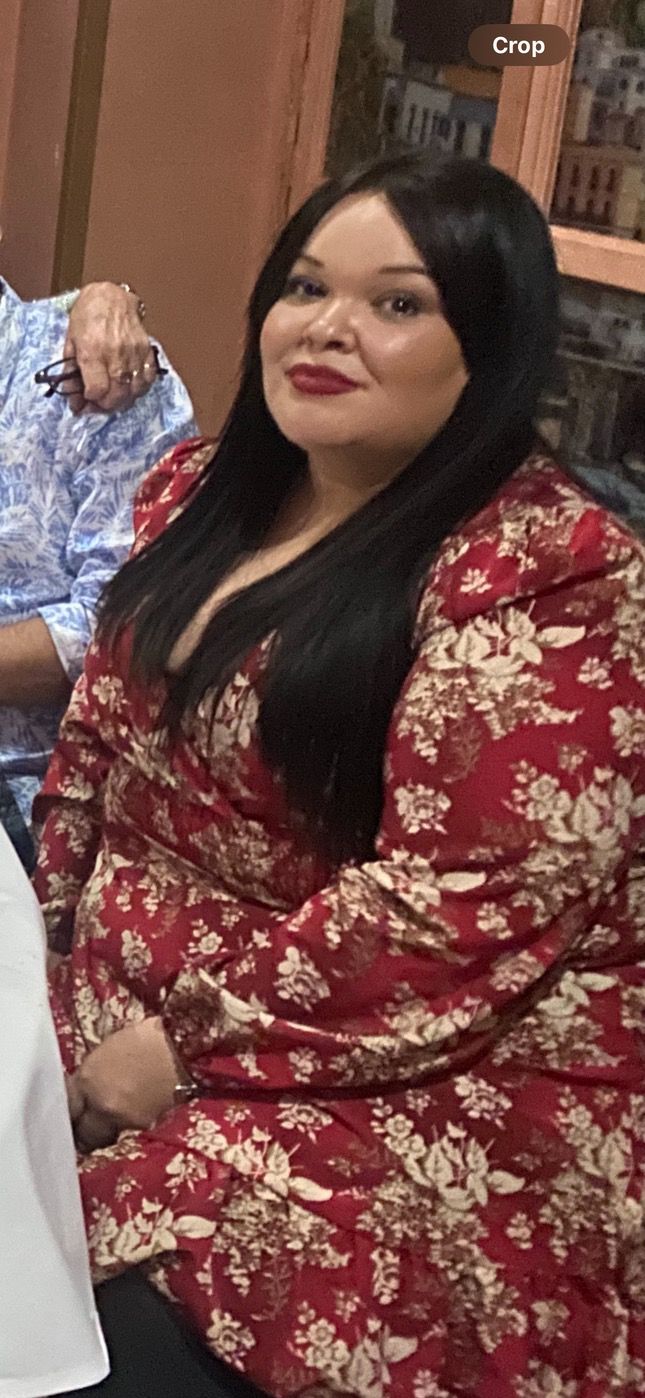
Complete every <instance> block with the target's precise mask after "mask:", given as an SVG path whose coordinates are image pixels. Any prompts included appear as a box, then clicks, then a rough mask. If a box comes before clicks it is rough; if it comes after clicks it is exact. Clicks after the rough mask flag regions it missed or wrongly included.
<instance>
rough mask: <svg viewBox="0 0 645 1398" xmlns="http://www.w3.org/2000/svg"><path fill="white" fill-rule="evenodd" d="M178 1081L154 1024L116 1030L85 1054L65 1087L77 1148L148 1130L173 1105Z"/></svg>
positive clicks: (169, 1051) (174, 1063)
mask: <svg viewBox="0 0 645 1398" xmlns="http://www.w3.org/2000/svg"><path fill="white" fill-rule="evenodd" d="M181 1081H182V1073H181V1070H180V1069H179V1067H178V1064H177V1060H176V1058H175V1054H174V1052H173V1049H172V1047H171V1045H170V1042H169V1040H168V1038H167V1036H166V1033H165V1030H164V1028H163V1024H162V1022H161V1020H160V1019H159V1018H157V1017H155V1018H151V1019H144V1020H142V1021H141V1022H140V1023H138V1024H127V1025H125V1027H124V1028H123V1029H118V1030H117V1031H116V1033H115V1034H111V1035H110V1037H109V1038H108V1039H105V1040H104V1042H103V1043H102V1044H100V1045H99V1047H98V1048H95V1049H93V1050H92V1052H91V1053H88V1055H87V1058H86V1059H85V1060H84V1062H83V1063H82V1064H81V1067H80V1068H79V1069H78V1072H77V1073H75V1075H74V1077H73V1078H72V1079H71V1083H70V1084H69V1086H68V1098H69V1101H70V1115H71V1117H72V1121H74V1122H75V1131H76V1135H77V1140H78V1141H79V1144H80V1145H81V1147H82V1148H85V1149H89V1150H92V1149H96V1145H97V1144H99V1142H98V1141H97V1142H96V1144H93V1143H91V1142H90V1139H89V1138H91V1141H92V1142H93V1140H94V1137H95V1136H101V1135H105V1134H107V1133H108V1132H110V1131H111V1140H114V1139H116V1136H117V1135H118V1133H119V1131H123V1130H125V1129H127V1128H135V1129H136V1128H139V1129H145V1128H146V1127H149V1126H152V1125H153V1123H154V1122H155V1121H157V1119H158V1118H159V1117H160V1116H163V1114H164V1112H167V1111H169V1110H170V1109H171V1107H172V1106H173V1105H174V1101H175V1088H176V1087H177V1086H178V1084H179V1083H180V1082H181ZM74 1113H76V1116H75V1115H74ZM86 1142H87V1144H86ZM109 1143H110V1142H109V1141H101V1142H100V1144H109Z"/></svg>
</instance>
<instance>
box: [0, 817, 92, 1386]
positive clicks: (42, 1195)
mask: <svg viewBox="0 0 645 1398" xmlns="http://www.w3.org/2000/svg"><path fill="white" fill-rule="evenodd" d="M0 1173H1V1180H2V1184H1V1187H0V1257H2V1265H1V1266H0V1398H47V1395H50V1394H60V1393H65V1392H67V1391H68V1390H69V1389H76V1388H85V1387H87V1386H88V1385H89V1384H93V1383H98V1382H99V1381H100V1380H101V1379H102V1378H104V1377H105V1375H106V1374H107V1373H108V1369H109V1365H108V1360H107V1352H106V1349H105V1344H104V1341H103V1336H102V1334H101V1331H100V1327H99V1322H98V1317H97V1314H96V1310H95V1306H94V1297H93V1293H92V1286H91V1282H90V1275H89V1267H88V1260H87V1247H86V1241H85V1230H84V1225H83V1218H82V1214H81V1202H80V1194H79V1188H78V1180H77V1175H76V1164H75V1156H74V1143H73V1139H72V1133H71V1127H70V1123H69V1117H68V1114H67V1100H66V1094H65V1085H64V1079H63V1070H62V1065H61V1061H60V1056H59V1053H58V1045H57V1043H56V1036H55V1033H54V1027H53V1024H52V1020H51V1017H50V1013H49V1006H48V1000H47V983H46V975H45V950H44V931H43V924H42V919H41V915H40V909H39V907H38V904H37V902H36V898H35V895H34V893H33V890H32V888H31V885H30V883H29V881H28V879H27V876H26V874H25V873H24V870H23V869H22V866H21V864H20V861H19V860H18V857H17V855H16V854H15V852H14V850H13V848H12V846H11V844H10V842H9V840H8V838H7V836H6V834H5V832H4V830H2V828H1V827H0Z"/></svg>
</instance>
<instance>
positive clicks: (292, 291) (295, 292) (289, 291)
mask: <svg viewBox="0 0 645 1398" xmlns="http://www.w3.org/2000/svg"><path fill="white" fill-rule="evenodd" d="M324 295H325V289H324V287H322V286H321V285H320V283H319V282H315V281H313V280H312V278H311V277H288V278H287V281H286V283H285V288H284V292H283V296H289V297H291V299H292V300H293V299H295V300H296V301H312V300H315V299H316V298H317V297H320V296H324Z"/></svg>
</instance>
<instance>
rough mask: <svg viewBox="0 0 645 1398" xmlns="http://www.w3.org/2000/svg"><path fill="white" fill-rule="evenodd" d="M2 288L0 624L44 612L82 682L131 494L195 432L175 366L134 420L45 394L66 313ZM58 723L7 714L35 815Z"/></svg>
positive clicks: (9, 739) (21, 788) (43, 714)
mask: <svg viewBox="0 0 645 1398" xmlns="http://www.w3.org/2000/svg"><path fill="white" fill-rule="evenodd" d="M0 286H3V287H4V290H3V292H2V295H0V626H1V625H6V624H7V623H8V622H16V621H25V620H26V619H28V618H30V617H37V616H39V617H42V619H43V621H44V622H45V623H46V625H47V627H48V629H49V632H50V635H51V638H52V640H53V642H54V645H55V647H56V650H57V652H58V655H59V658H60V661H61V664H62V665H63V668H64V670H65V672H66V674H67V675H68V677H69V680H70V682H71V683H73V682H74V681H75V680H76V679H77V678H78V675H79V674H80V671H81V669H82V665H83V657H84V655H85V650H86V648H87V645H88V642H89V640H90V637H91V633H92V626H93V622H94V612H95V607H96V602H97V598H98V595H99V593H100V591H101V588H102V587H103V585H104V583H105V582H106V581H107V580H108V578H110V577H111V576H112V574H113V573H114V572H115V571H116V569H117V568H118V567H119V565H120V564H121V563H122V562H123V560H124V559H125V558H126V556H127V553H128V550H129V547H130V543H131V540H132V497H133V494H134V491H135V490H136V487H137V485H138V484H139V482H140V480H141V478H142V476H143V475H144V474H145V472H146V471H148V470H149V468H150V467H151V466H152V465H153V464H154V463H155V461H158V459H159V457H160V456H163V454H164V452H165V451H167V450H168V449H169V448H170V447H172V446H174V445H175V443H176V442H179V441H182V439H183V438H185V437H190V436H192V435H193V434H194V433H195V432H196V430H197V429H196V425H195V421H194V418H193V409H192V404H191V402H190V398H189V396H188V393H187V392H186V389H185V388H184V385H183V384H182V382H181V380H180V379H179V378H178V376H177V375H176V374H175V373H174V371H171V373H170V374H168V376H167V377H165V378H163V379H159V380H157V382H156V383H155V384H153V386H152V388H151V389H150V391H149V393H148V394H147V395H146V396H145V397H144V398H141V399H139V400H138V401H137V403H136V404H135V405H134V407H133V408H131V409H130V410H129V411H128V412H125V413H113V414H111V415H110V416H104V415H102V414H96V415H94V414H92V415H88V416H85V415H83V416H81V417H74V415H73V414H72V413H71V412H70V410H69V408H68V407H67V406H66V404H65V402H64V400H63V399H62V398H61V397H59V396H58V395H55V396H54V397H52V398H46V397H45V389H44V388H40V387H37V385H36V384H35V383H34V374H35V373H36V370H38V369H41V368H43V366H44V365H45V364H49V363H51V362H52V361H53V360H56V359H60V358H61V355H62V352H63V343H64V340H65V333H66V328H67V315H66V313H65V311H64V310H62V309H61V306H60V304H59V303H58V302H57V301H56V300H51V301H32V302H23V301H21V300H20V299H19V297H17V296H16V295H15V293H14V292H13V291H12V290H11V288H10V287H8V286H7V285H6V284H3V283H0ZM161 358H162V363H164V364H165V361H164V359H163V355H162V356H161ZM166 367H168V366H166ZM60 717H61V715H60V712H58V711H53V710H51V709H45V708H35V707H34V708H30V709H25V710H20V709H10V708H0V772H2V773H4V774H5V775H6V777H7V779H8V781H9V785H10V787H11V789H12V791H13V793H14V796H15V798H16V800H17V801H18V804H19V806H20V809H21V811H22V813H23V816H25V818H26V819H29V818H30V813H31V802H32V800H33V797H34V795H35V793H36V791H37V789H38V787H39V785H40V780H41V778H42V776H43V775H44V772H45V770H46V767H47V762H48V759H49V754H50V752H51V749H52V747H53V744H54V741H55V738H56V732H57V728H58V724H59V721H60Z"/></svg>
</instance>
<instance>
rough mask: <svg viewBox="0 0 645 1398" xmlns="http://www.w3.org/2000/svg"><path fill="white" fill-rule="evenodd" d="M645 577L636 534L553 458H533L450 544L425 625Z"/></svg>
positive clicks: (429, 590) (435, 573)
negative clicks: (587, 582) (591, 582)
mask: <svg viewBox="0 0 645 1398" xmlns="http://www.w3.org/2000/svg"><path fill="white" fill-rule="evenodd" d="M627 573H630V575H631V577H632V578H633V577H634V575H635V574H638V575H639V576H640V577H641V578H645V548H644V547H643V545H642V543H641V542H640V541H639V540H638V539H637V537H636V536H635V535H634V534H633V533H632V531H631V530H630V529H629V528H628V527H627V525H624V524H622V523H621V521H620V520H618V519H617V518H616V517H615V516H614V515H612V514H611V513H610V512H609V511H608V510H607V509H606V508H605V507H604V506H603V505H601V504H599V503H598V502H597V501H595V500H594V499H593V498H592V496H591V495H590V494H589V493H588V492H587V491H586V490H585V489H584V488H583V487H582V486H581V485H579V484H578V483H577V482H576V481H575V480H574V479H573V477H571V476H570V475H568V474H567V473H566V472H565V471H564V470H563V469H562V467H560V466H559V465H558V464H557V463H556V462H555V461H553V460H552V459H551V458H550V457H548V456H546V455H538V454H537V453H536V454H534V455H533V456H531V457H529V458H528V460H527V461H526V462H524V464H523V465H522V466H521V467H520V468H519V470H518V471H516V472H515V473H514V475H513V476H512V477H511V479H510V480H508V481H507V482H506V483H505V485H504V486H503V487H502V488H501V490H499V491H498V492H497V494H496V495H495V496H494V497H493V499H492V500H491V501H490V502H489V504H488V505H487V506H486V507H485V508H484V509H483V510H481V511H480V512H479V514H477V515H475V516H474V517H473V518H472V519H471V520H469V521H468V522H467V523H466V524H465V525H463V527H462V528H461V529H459V530H457V531H456V532H455V533H454V534H451V535H450V537H449V538H448V539H446V540H445V542H444V544H443V546H442V548H441V550H440V553H439V555H438V557H437V560H436V562H435V564H434V567H433V568H432V570H431V573H430V575H429V577H428V581H427V585H426V587H425V589H424V592H423V596H422V600H421V606H420V613H419V622H420V626H421V630H422V631H423V630H424V629H425V625H424V623H425V622H426V621H430V620H431V619H432V618H433V617H438V616H443V618H444V619H446V620H451V621H464V620H467V619H468V617H470V616H475V615H477V614H479V613H482V612H486V611H488V610H490V609H492V608H495V607H497V606H500V605H502V604H503V603H510V602H520V601H522V599H526V600H528V599H530V598H531V597H535V596H538V595H540V594H542V593H544V592H549V591H552V590H555V589H562V588H564V589H566V588H567V587H569V586H573V585H575V584H576V583H577V582H583V581H584V579H586V578H587V579H598V578H601V577H602V576H603V575H609V574H612V575H613V576H614V577H617V578H618V577H620V575H621V574H622V575H624V576H626V575H627Z"/></svg>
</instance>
